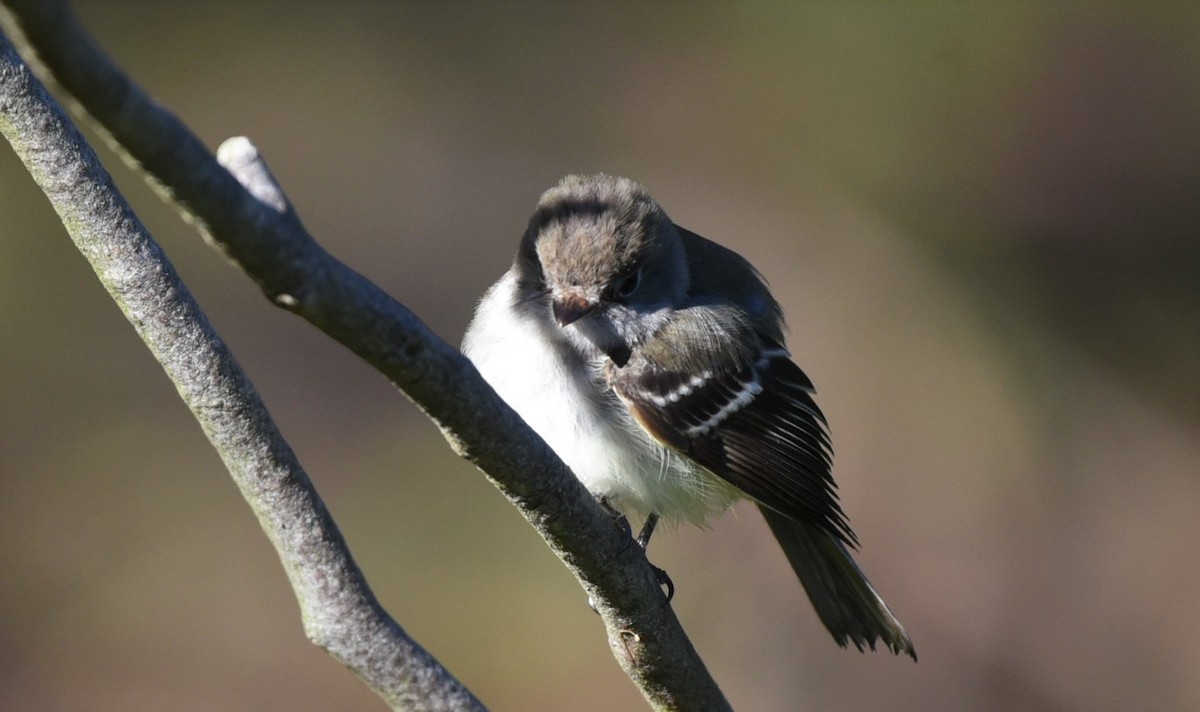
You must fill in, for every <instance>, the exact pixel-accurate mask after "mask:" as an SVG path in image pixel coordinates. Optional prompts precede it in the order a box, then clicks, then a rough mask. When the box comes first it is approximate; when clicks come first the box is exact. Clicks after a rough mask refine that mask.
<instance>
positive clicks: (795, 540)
mask: <svg viewBox="0 0 1200 712" xmlns="http://www.w3.org/2000/svg"><path fill="white" fill-rule="evenodd" d="M759 509H760V510H762V513H763V516H764V517H766V519H767V524H768V525H769V526H770V527H771V531H772V532H774V534H775V538H776V539H778V540H779V545H780V546H782V547H783V551H784V553H785V554H787V558H788V561H790V562H791V564H792V568H793V569H795V570H796V575H797V576H799V577H800V583H802V584H804V590H805V592H806V593H808V598H809V599H810V600H811V601H812V604H813V608H815V609H817V615H818V616H820V617H821V622H822V623H824V624H825V627H826V628H828V629H829V632H830V633H832V634H833V639H834V640H836V641H837V644H838V645H840V646H842V647H843V648H844V647H846V643H847V642H850V643H853V644H854V647H856V648H858V649H859V650H860V651H861V650H863V647H864V646H866V647H869V648H871V650H874V649H875V641H876V640H881V641H883V644H884V645H886V646H888V647H889V648H891V650H892V652H893V653H896V654H897V655H899V654H900V653H901V652H904V653H908V655H910V656H911V657H912V659H913V660H916V659H917V653H916V651H915V650H914V649H913V644H912V640H910V639H909V637H908V633H906V632H904V626H902V625H900V621H898V620H896V616H894V615H892V612H891V611H890V610H888V607H887V604H886V603H884V602H883V599H882V598H880V597H879V594H878V593H875V589H874V588H872V587H871V583H870V582H869V581H867V577H866V576H864V575H863V572H862V569H860V568H858V564H856V563H854V559H852V558H850V552H849V551H847V550H846V547H845V545H844V544H842V542H840V541H838V540H837V539H835V538H833V537H832V536H830V534H829V533H828V532H826V531H825V530H824V529H822V528H820V527H818V526H814V525H812V524H807V523H805V522H800V521H796V520H794V519H789V518H787V517H785V516H783V515H782V514H779V513H778V512H775V511H773V510H770V509H767V508H766V507H762V506H760V507H759Z"/></svg>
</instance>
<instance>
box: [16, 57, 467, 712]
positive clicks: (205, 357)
mask: <svg viewBox="0 0 1200 712" xmlns="http://www.w3.org/2000/svg"><path fill="white" fill-rule="evenodd" d="M0 132H2V133H3V134H4V137H5V138H6V139H7V140H8V142H9V143H10V144H12V146H13V148H14V149H15V150H16V152H17V155H18V156H20V158H21V160H22V161H23V162H24V163H25V166H26V168H27V169H28V170H29V172H30V174H31V175H32V176H33V177H34V179H35V180H36V181H37V183H38V185H39V186H40V187H41V188H42V190H43V191H44V192H45V193H46V197H47V198H49V199H50V203H51V205H53V207H54V209H55V211H57V212H58V215H59V217H60V218H61V219H62V222H63V224H64V225H65V226H66V227H67V231H68V233H70V235H71V239H72V240H74V241H75V244H76V246H77V247H78V248H79V250H80V252H82V253H83V255H84V256H85V257H86V258H87V260H88V262H89V263H91V265H92V268H93V269H94V270H95V271H96V275H97V276H98V277H99V279H100V282H101V283H102V284H103V285H104V287H105V289H107V290H108V293H109V294H110V295H111V296H112V298H113V299H114V300H115V301H116V302H117V304H118V305H119V306H120V308H121V310H122V312H124V314H125V316H126V318H128V319H129V321H130V322H131V323H132V324H133V326H134V328H135V329H136V330H137V333H138V335H139V336H140V337H141V338H142V340H143V341H144V342H145V343H146V345H147V346H148V347H149V348H150V351H151V352H152V353H153V354H154V356H155V358H157V359H158V361H159V363H161V364H162V366H163V368H164V369H165V370H166V372H167V375H168V376H169V377H170V378H171V380H172V381H173V382H174V383H175V387H176V388H177V389H178V391H179V395H180V396H181V397H182V398H183V400H184V402H185V403H186V404H187V405H188V407H189V408H190V409H191V410H192V412H193V413H194V414H195V416H196V419H197V420H198V421H199V422H200V425H201V427H202V428H203V429H204V433H205V435H207V436H208V439H209V440H210V441H212V443H213V445H214V446H216V448H217V451H218V452H219V453H220V455H221V459H222V460H223V461H224V462H225V465H226V467H228V468H229V472H230V474H231V475H232V476H233V479H234V480H235V481H236V482H237V485H238V487H239V488H240V489H241V491H242V495H243V496H244V497H245V498H246V501H247V502H249V504H250V506H251V508H253V510H254V512H255V514H256V515H258V519H259V521H260V523H261V524H262V528H263V530H264V531H265V532H266V533H267V536H268V537H269V538H270V539H271V543H272V544H274V545H275V548H276V550H277V551H278V553H279V557H280V559H281V560H282V561H283V563H284V568H285V569H286V571H287V575H288V578H289V580H290V581H291V584H292V588H293V589H294V590H295V592H296V597H297V599H298V600H299V602H300V606H301V612H302V615H303V620H304V627H305V631H306V632H307V634H308V635H309V637H310V638H312V639H313V640H314V641H316V642H317V643H318V644H320V645H322V646H324V647H325V648H326V649H327V650H329V652H330V653H331V654H332V655H333V656H334V657H336V658H337V659H338V660H340V661H342V662H343V663H345V664H346V665H347V666H349V667H351V668H352V669H353V670H355V672H357V673H358V674H359V676H360V677H361V678H362V679H363V680H364V681H366V682H367V684H369V685H370V686H371V687H372V688H373V689H374V690H375V691H376V692H378V693H379V694H380V695H381V696H383V697H384V699H386V700H387V701H388V702H389V703H390V704H391V705H392V706H393V707H394V708H396V709H405V710H411V709H427V710H482V709H483V705H482V704H481V703H480V702H479V701H478V700H476V699H475V697H474V696H472V695H471V693H470V692H469V691H468V690H467V689H466V688H465V687H463V686H462V684H461V683H459V682H458V681H457V680H456V679H455V678H454V677H453V675H451V674H450V673H449V672H448V671H447V670H446V669H445V668H443V667H442V666H441V665H440V664H439V663H438V662H437V661H436V660H434V658H433V656H431V655H430V654H429V653H428V652H426V651H425V650H424V649H423V648H421V646H420V645H418V644H417V643H416V642H415V641H413V640H412V639H411V638H409V637H408V636H407V635H405V633H404V631H403V630H402V629H401V628H400V626H399V625H398V624H397V623H396V622H395V621H394V620H392V619H391V618H390V617H389V616H388V614H387V612H386V611H384V610H383V608H382V607H381V606H380V605H379V602H378V601H377V600H376V599H375V595H374V594H373V593H372V592H371V589H370V588H369V587H368V585H367V582H366V580H365V579H364V577H363V575H362V572H361V571H360V570H359V568H358V566H357V565H356V564H355V563H354V560H353V559H352V558H351V557H350V553H349V549H348V548H347V546H346V543H345V541H344V540H343V539H342V535H341V533H340V532H339V531H338V529H337V526H336V525H335V524H334V522H333V519H332V518H331V517H330V515H329V512H328V510H326V508H325V505H324V504H323V503H322V501H321V499H320V497H319V496H318V495H317V492H316V490H315V489H314V488H313V486H312V483H311V482H310V481H309V479H308V475H307V474H305V472H304V470H303V469H302V468H301V466H300V463H299V462H298V461H297V459H296V456H295V454H294V453H293V452H292V450H291V448H290V447H289V446H288V444H287V442H285V441H284V439H283V437H282V436H281V435H280V433H279V431H278V429H277V428H276V427H275V424H274V423H273V422H272V421H271V417H270V415H269V414H268V413H267V410H266V407H265V406H264V405H263V402H262V400H261V399H260V398H259V397H258V394H257V393H256V392H255V391H254V388H253V386H252V385H251V383H250V381H249V380H248V379H247V378H246V375H245V374H244V373H243V372H242V370H241V369H240V368H239V367H238V365H237V363H235V361H234V359H233V356H232V355H231V354H230V353H229V350H228V349H227V348H226V347H225V344H224V343H222V342H221V340H220V338H219V337H218V336H217V334H216V332H214V331H213V330H212V328H211V327H210V326H209V324H208V320H207V319H206V318H205V316H204V314H203V312H201V310H200V308H199V306H198V305H197V304H196V302H195V301H194V300H193V299H192V297H191V295H190V294H189V293H188V290H187V288H186V287H185V286H184V284H183V282H182V281H181V280H180V279H179V276H178V274H176V272H175V269H174V267H173V266H172V265H171V263H170V262H169V261H168V260H167V258H166V256H165V255H164V254H163V252H162V250H161V249H160V248H159V246H158V245H157V244H156V243H155V242H154V241H153V239H152V238H151V237H150V235H149V234H148V233H147V232H146V230H145V228H144V227H143V226H142V224H141V222H140V221H139V220H138V218H137V216H136V215H134V213H133V211H132V209H131V208H130V207H129V205H128V204H127V203H126V202H125V200H124V198H122V196H121V195H120V194H119V193H118V192H117V190H116V188H115V187H114V186H113V183H112V180H111V178H110V177H109V175H108V173H107V172H105V170H104V168H103V167H102V166H101V165H100V162H99V160H97V158H96V155H95V154H94V153H93V152H92V150H91V148H90V147H89V146H88V145H87V143H86V141H85V140H84V139H83V137H82V136H81V135H80V134H79V132H78V131H77V130H76V129H75V127H74V125H72V124H71V122H70V120H69V119H68V118H67V117H66V115H65V114H64V113H63V112H62V110H61V109H60V108H59V107H58V105H57V104H56V103H55V102H54V100H53V99H51V98H50V96H49V95H48V94H47V93H46V92H45V90H44V88H43V87H42V86H41V84H39V83H38V81H37V79H35V78H34V77H33V75H32V73H31V72H30V70H29V68H28V67H27V66H25V65H24V64H23V63H22V61H21V59H20V57H19V56H18V55H17V53H16V51H15V50H14V49H13V47H12V45H11V44H9V42H8V39H7V38H6V37H5V36H4V35H3V34H0ZM298 523H299V524H300V526H297V524H298Z"/></svg>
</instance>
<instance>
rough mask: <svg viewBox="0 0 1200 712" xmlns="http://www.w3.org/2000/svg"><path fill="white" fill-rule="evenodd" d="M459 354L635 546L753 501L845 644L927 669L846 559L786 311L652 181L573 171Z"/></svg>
mask: <svg viewBox="0 0 1200 712" xmlns="http://www.w3.org/2000/svg"><path fill="white" fill-rule="evenodd" d="M462 350H463V353H464V354H465V355H466V356H467V358H468V359H469V360H470V361H471V362H472V363H473V364H474V365H475V367H476V368H477V369H478V370H479V372H480V374H482V376H483V377H484V379H485V380H486V381H487V382H488V383H489V385H491V386H492V388H493V389H494V390H495V391H496V392H497V393H498V394H499V395H500V397H501V398H503V399H504V400H505V401H506V402H507V403H508V404H509V405H510V406H511V407H512V408H513V409H514V410H515V411H516V412H517V414H518V415H520V416H521V418H522V419H524V420H525V422H526V423H527V424H528V425H529V426H530V427H531V428H532V429H533V430H534V431H536V432H537V433H538V435H539V436H541V437H542V439H543V440H545V441H546V443H547V444H548V445H549V446H550V447H551V448H552V449H553V450H554V452H555V453H556V454H557V455H558V456H559V457H560V458H561V459H562V460H563V462H564V463H566V465H567V466H568V467H569V468H570V469H571V471H572V472H573V473H574V474H575V476H576V477H577V478H578V479H579V480H580V482H581V483H582V484H583V485H584V486H585V487H586V488H587V489H588V490H589V491H590V492H591V493H592V495H593V496H595V497H597V498H598V499H599V500H600V502H601V503H602V504H603V505H604V506H605V507H607V508H609V509H610V510H614V511H616V512H619V513H621V514H622V515H629V516H642V517H645V524H644V526H643V527H642V528H641V531H640V533H639V534H638V536H637V542H638V543H639V544H640V545H642V546H643V547H645V546H647V545H648V544H649V540H650V536H651V534H652V533H653V531H654V528H655V526H656V524H657V523H658V521H659V519H660V518H664V519H666V520H667V521H671V522H684V523H692V524H697V525H703V524H704V522H705V521H706V520H707V519H709V518H710V517H711V516H714V515H716V514H719V513H720V512H722V511H724V510H726V509H728V508H729V507H731V506H732V505H733V504H734V503H736V502H738V501H740V500H744V499H748V500H751V501H753V502H754V503H755V504H756V505H757V506H758V509H759V510H760V511H761V512H762V514H763V516H764V518H765V519H766V522H767V525H768V527H769V529H770V530H771V532H772V533H773V534H774V536H775V538H776V539H777V540H778V542H779V544H780V546H781V547H782V549H783V551H784V554H785V555H786V557H787V560H788V561H789V562H790V564H791V566H792V568H793V569H794V570H795V572H796V574H797V577H798V578H799V580H800V583H801V584H802V586H803V588H804V590H805V591H806V593H807V594H808V598H809V599H810V601H811V602H812V605H813V607H814V609H815V610H816V613H817V616H818V617H819V618H820V620H821V622H822V623H823V624H824V626H825V627H826V628H827V629H828V630H829V632H830V634H832V636H833V638H834V640H835V641H836V642H837V644H838V645H839V646H841V647H847V644H853V645H854V646H855V647H856V648H857V649H858V650H859V651H864V650H865V649H866V648H870V649H872V650H874V649H875V647H876V643H877V642H880V643H882V644H883V645H884V646H886V647H887V648H888V649H890V650H891V651H892V652H893V653H895V654H900V653H905V654H907V655H909V656H911V657H912V658H913V660H916V651H915V649H914V647H913V644H912V640H911V638H910V637H909V635H908V633H907V632H906V631H905V629H904V627H903V626H902V625H901V623H900V621H899V620H898V619H897V618H896V616H895V615H893V613H892V612H891V610H890V609H889V608H888V606H887V604H886V603H884V601H883V599H882V598H881V597H880V596H879V594H878V593H877V592H876V591H875V589H874V588H873V587H872V585H871V584H870V582H869V581H868V580H867V578H866V576H865V575H864V574H863V572H862V570H861V569H860V568H859V566H858V564H857V563H856V562H855V561H854V559H853V557H852V556H851V553H850V550H851V549H857V548H858V541H857V539H856V537H855V534H854V532H853V530H852V529H851V528H850V525H849V522H848V520H847V517H846V515H845V513H844V512H843V510H842V507H841V505H840V504H839V502H838V497H837V490H836V484H835V482H834V479H833V475H832V457H833V450H832V445H831V441H830V435H829V428H828V424H827V422H826V419H825V416H824V415H823V414H822V412H821V410H820V408H818V407H817V404H816V402H815V400H814V399H813V395H814V393H815V389H814V387H813V384H812V382H811V381H810V380H809V378H808V376H806V375H805V374H804V372H803V371H802V370H801V369H800V367H799V366H797V365H796V364H795V362H794V361H793V360H792V358H791V356H790V354H789V352H788V350H787V348H786V346H785V339H784V319H783V313H782V309H781V307H780V305H779V303H778V301H776V299H775V298H774V297H773V296H772V294H771V291H770V289H769V287H768V286H767V283H766V281H765V279H764V278H763V276H762V275H761V273H760V272H759V271H758V270H757V269H755V268H754V267H753V266H752V265H751V264H750V262H749V261H747V260H746V259H745V258H744V257H742V256H741V255H739V254H737V253H736V252H734V251H732V250H730V249H728V248H726V247H723V246H721V245H719V244H717V243H716V242H713V241H711V240H708V239H706V238H704V237H701V236H700V235H698V234H696V233H694V232H691V231H689V230H687V229H685V228H683V227H680V226H679V225H677V224H675V223H674V222H673V221H672V220H671V218H670V217H668V215H667V213H666V212H665V211H664V210H663V208H662V207H661V206H660V205H659V204H658V202H657V201H655V200H654V199H653V198H652V197H651V196H650V194H649V193H648V192H647V190H646V189H645V188H644V187H643V186H641V185H640V184H638V183H636V182H634V181H633V180H630V179H628V178H622V177H617V176H612V175H607V174H596V175H569V176H567V177H565V178H563V179H562V180H561V181H560V182H559V183H558V184H557V185H555V186H554V187H552V188H550V189H549V190H546V191H545V192H544V193H543V194H542V195H541V197H540V199H539V200H538V202H537V206H536V209H535V210H534V213H533V215H532V217H531V218H530V220H529V224H528V226H527V227H526V229H525V232H524V234H523V236H522V237H521V241H520V245H519V247H518V250H517V254H516V257H515V258H514V260H513V263H512V266H511V268H510V269H509V270H508V271H507V272H505V273H504V275H503V276H502V277H501V278H500V279H499V280H498V281H497V282H496V283H495V284H493V285H492V286H491V287H490V288H489V289H488V290H487V291H486V292H485V293H484V295H483V297H482V298H481V299H480V300H479V302H478V304H477V306H476V310H475V314H474V317H473V318H472V320H471V322H470V325H469V326H468V328H467V331H466V333H465V334H464V337H463V342H462ZM667 582H668V586H669V578H668V579H667ZM669 591H671V592H673V587H670V586H669ZM669 597H670V593H669V594H668V600H669Z"/></svg>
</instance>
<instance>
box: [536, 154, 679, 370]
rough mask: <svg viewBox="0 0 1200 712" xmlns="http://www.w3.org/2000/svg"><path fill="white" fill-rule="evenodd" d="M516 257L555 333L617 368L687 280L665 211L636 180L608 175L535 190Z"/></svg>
mask: <svg viewBox="0 0 1200 712" xmlns="http://www.w3.org/2000/svg"><path fill="white" fill-rule="evenodd" d="M517 264H518V266H519V267H520V269H519V274H520V279H521V280H522V281H523V282H525V284H523V287H524V288H525V291H526V292H527V293H537V294H539V295H544V298H545V300H546V304H547V307H548V308H549V312H550V313H549V316H550V317H551V318H552V319H553V322H554V324H555V325H556V327H557V328H558V329H559V330H560V331H561V332H562V334H563V337H564V338H566V339H567V340H569V341H571V342H572V343H574V344H575V345H576V346H577V347H579V348H581V349H584V350H587V349H592V350H598V351H599V352H602V353H604V354H606V355H607V356H608V357H609V358H611V359H612V360H613V362H614V363H616V364H617V365H618V366H621V365H624V363H625V361H626V360H627V359H628V358H629V351H630V349H631V348H633V347H634V346H636V345H637V344H638V343H640V342H642V341H644V340H645V339H646V338H648V337H649V336H650V335H652V334H653V332H654V329H655V328H657V325H658V324H659V323H661V318H662V316H663V314H664V313H665V312H664V310H669V309H671V308H672V307H674V306H677V305H679V304H680V303H681V302H682V301H683V299H684V297H685V296H686V293H687V288H688V273H687V260H686V258H685V255H684V252H683V244H682V241H681V240H680V237H679V233H678V231H677V230H676V228H675V225H674V224H673V223H672V222H671V219H670V218H669V217H667V214H666V213H665V212H664V211H663V209H662V208H661V207H659V205H658V203H657V202H655V201H654V199H653V198H651V197H650V195H649V194H648V193H647V192H646V190H645V189H644V188H642V187H641V186H640V185H638V184H637V183H635V182H633V181H631V180H629V179H627V178H616V177H612V176H607V175H596V176H587V177H583V176H568V177H566V178H564V179H563V180H562V181H561V182H560V183H559V184H558V185H557V186H555V187H553V188H551V189H550V190H548V191H546V192H545V193H543V194H542V197H541V200H540V201H539V202H538V207H537V210H536V211H535V212H534V214H533V217H532V218H531V219H530V221H529V228H528V229H527V230H526V232H525V236H524V239H523V240H522V242H521V249H520V252H519V253H518V256H517Z"/></svg>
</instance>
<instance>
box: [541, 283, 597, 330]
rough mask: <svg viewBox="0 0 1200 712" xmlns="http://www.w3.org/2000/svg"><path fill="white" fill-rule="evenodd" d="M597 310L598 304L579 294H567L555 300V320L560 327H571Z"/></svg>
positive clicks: (553, 306)
mask: <svg viewBox="0 0 1200 712" xmlns="http://www.w3.org/2000/svg"><path fill="white" fill-rule="evenodd" d="M595 308H596V302H594V301H591V300H590V299H588V298H587V297H585V296H583V295H582V294H580V293H579V292H574V291H572V292H567V293H566V294H564V295H562V296H561V297H559V298H557V299H555V300H554V304H553V305H552V309H553V310H554V320H555V321H557V322H558V325H559V326H569V325H571V324H574V323H575V322H577V321H579V320H580V319H582V318H583V317H585V316H587V315H588V314H589V313H590V312H591V311H592V310H593V309H595Z"/></svg>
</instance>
